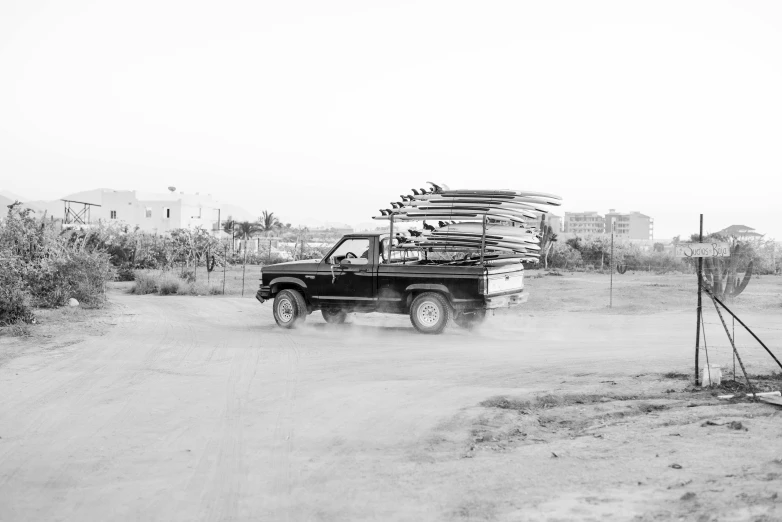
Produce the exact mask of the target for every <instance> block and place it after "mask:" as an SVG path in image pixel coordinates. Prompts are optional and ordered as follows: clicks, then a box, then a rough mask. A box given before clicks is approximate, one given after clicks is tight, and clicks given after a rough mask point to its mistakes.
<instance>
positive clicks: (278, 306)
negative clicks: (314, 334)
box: [274, 290, 307, 328]
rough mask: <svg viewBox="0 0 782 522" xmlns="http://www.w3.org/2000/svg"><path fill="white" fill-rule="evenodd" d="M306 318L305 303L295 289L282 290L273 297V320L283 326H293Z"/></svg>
mask: <svg viewBox="0 0 782 522" xmlns="http://www.w3.org/2000/svg"><path fill="white" fill-rule="evenodd" d="M306 318H307V303H306V302H305V301H304V296H303V295H301V293H300V292H298V291H296V290H282V291H281V292H280V293H278V294H277V295H276V296H275V297H274V320H275V321H277V324H278V325H279V326H281V327H283V328H294V327H295V326H296V325H297V324H301V323H303V322H304V320H305V319H306Z"/></svg>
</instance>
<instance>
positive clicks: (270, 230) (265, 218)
mask: <svg viewBox="0 0 782 522" xmlns="http://www.w3.org/2000/svg"><path fill="white" fill-rule="evenodd" d="M258 221H259V223H258V226H259V228H260V230H261V231H262V232H263V234H264V235H265V236H270V235H272V234H274V233H275V232H277V231H278V230H279V229H280V228H282V223H281V222H280V220H279V219H277V216H275V215H274V212H269V211H268V210H264V211H263V213H262V214H261V217H260V219H259V220H258Z"/></svg>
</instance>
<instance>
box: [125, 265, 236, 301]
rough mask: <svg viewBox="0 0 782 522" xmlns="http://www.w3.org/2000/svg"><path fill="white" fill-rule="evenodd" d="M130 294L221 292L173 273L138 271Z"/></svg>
mask: <svg viewBox="0 0 782 522" xmlns="http://www.w3.org/2000/svg"><path fill="white" fill-rule="evenodd" d="M186 275H188V274H186ZM189 275H192V274H189ZM190 279H192V278H190ZM130 292H131V293H133V294H137V295H147V294H158V295H220V294H222V293H223V290H222V287H221V286H218V285H216V284H207V283H204V282H194V281H190V282H188V281H187V280H184V279H182V278H181V277H179V276H178V275H177V274H175V273H174V272H153V271H143V272H141V271H139V272H137V273H136V283H135V284H134V285H133V288H131V290H130Z"/></svg>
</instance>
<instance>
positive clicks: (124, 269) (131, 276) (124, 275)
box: [114, 264, 136, 281]
mask: <svg viewBox="0 0 782 522" xmlns="http://www.w3.org/2000/svg"><path fill="white" fill-rule="evenodd" d="M114 280H115V281H135V280H136V273H135V271H134V270H133V266H131V265H129V264H125V265H122V266H120V267H119V268H117V272H116V276H115V277H114Z"/></svg>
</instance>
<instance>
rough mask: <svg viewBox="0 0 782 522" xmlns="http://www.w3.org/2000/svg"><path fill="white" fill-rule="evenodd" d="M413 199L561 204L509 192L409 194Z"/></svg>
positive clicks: (545, 198)
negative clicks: (513, 194)
mask: <svg viewBox="0 0 782 522" xmlns="http://www.w3.org/2000/svg"><path fill="white" fill-rule="evenodd" d="M411 197H412V198H413V199H412V200H413V201H424V200H430V199H438V200H439V199H446V200H448V199H489V200H495V201H516V202H519V203H531V204H538V205H545V206H556V207H558V206H560V205H562V203H561V201H560V200H559V199H553V198H547V197H543V196H512V195H509V194H484V195H481V194H446V193H440V194H420V195H418V196H416V195H412V196H411Z"/></svg>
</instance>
